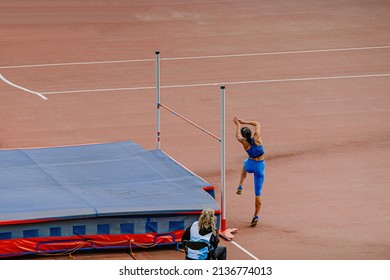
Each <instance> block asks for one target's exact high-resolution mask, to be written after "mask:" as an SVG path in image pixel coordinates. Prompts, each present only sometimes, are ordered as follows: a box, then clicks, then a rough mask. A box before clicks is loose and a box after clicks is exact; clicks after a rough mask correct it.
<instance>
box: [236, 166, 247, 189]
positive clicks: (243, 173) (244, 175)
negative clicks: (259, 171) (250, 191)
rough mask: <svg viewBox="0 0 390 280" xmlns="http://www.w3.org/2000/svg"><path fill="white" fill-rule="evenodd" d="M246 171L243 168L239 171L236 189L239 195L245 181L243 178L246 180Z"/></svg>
mask: <svg viewBox="0 0 390 280" xmlns="http://www.w3.org/2000/svg"><path fill="white" fill-rule="evenodd" d="M246 174H247V172H246V170H245V166H244V167H243V168H242V170H241V175H240V182H239V183H238V188H237V192H236V193H237V194H241V193H242V185H243V184H244V181H245V178H246Z"/></svg>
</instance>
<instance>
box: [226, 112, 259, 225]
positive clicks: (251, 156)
mask: <svg viewBox="0 0 390 280" xmlns="http://www.w3.org/2000/svg"><path fill="white" fill-rule="evenodd" d="M233 122H234V123H235V124H236V138H237V140H238V142H240V143H241V144H242V146H243V148H244V150H245V151H246V152H247V154H248V158H247V159H246V160H245V161H244V167H243V168H242V171H241V176H240V182H239V185H238V188H237V194H239V195H240V194H241V192H242V189H243V188H242V185H243V183H244V180H245V178H246V175H247V173H253V175H254V187H255V213H254V215H253V219H252V222H251V226H253V227H254V226H256V225H257V223H258V222H259V212H260V207H261V195H262V189H263V183H264V170H265V161H264V148H263V141H262V140H261V137H260V123H259V122H256V121H245V120H243V119H240V118H238V117H237V116H234V117H233ZM244 124H246V125H251V126H254V130H255V131H254V134H253V137H252V132H251V130H250V129H249V128H248V127H246V126H243V127H241V125H244Z"/></svg>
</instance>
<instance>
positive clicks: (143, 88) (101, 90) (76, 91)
mask: <svg viewBox="0 0 390 280" xmlns="http://www.w3.org/2000/svg"><path fill="white" fill-rule="evenodd" d="M389 76H390V73H383V74H366V75H354V76H328V77H303V78H290V79H273V80H254V81H233V82H215V83H204V84H186V85H168V86H161V87H160V88H165V89H168V88H188V87H205V86H219V85H238V84H256V83H280V82H296V81H318V80H335V79H358V78H375V77H389ZM155 88H156V87H154V86H145V87H128V88H105V89H87V90H68V91H50V92H42V94H44V95H47V94H63V93H83V92H108V91H129V90H150V89H155Z"/></svg>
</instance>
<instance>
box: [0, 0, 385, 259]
mask: <svg viewBox="0 0 390 280" xmlns="http://www.w3.org/2000/svg"><path fill="white" fill-rule="evenodd" d="M161 3H162V1H157V0H154V1H147V3H146V1H131V4H129V1H120V0H115V1H98V2H97V1H85V0H83V1H81V0H80V1H70V3H69V1H49V0H39V1H11V0H0V6H1V9H0V33H1V43H0V73H1V74H3V75H4V76H5V77H6V78H7V79H9V80H10V81H12V82H13V83H15V84H17V85H20V86H23V87H25V88H28V89H31V90H34V91H37V92H41V93H50V92H51V94H46V95H45V96H46V97H47V98H48V100H47V101H44V100H43V99H41V98H39V97H37V96H35V95H33V94H31V93H26V92H23V91H21V90H19V89H16V88H14V87H11V86H10V85H8V84H5V83H3V82H2V81H0V131H1V133H0V148H3V149H8V148H22V147H46V146H58V145H77V144H85V143H96V142H109V141H122V140H131V141H134V142H136V143H139V144H141V145H142V146H143V147H144V148H146V149H154V148H155V139H154V135H155V106H156V104H155V90H154V89H153V87H154V85H155V81H154V79H155V68H154V67H155V66H154V61H153V59H154V52H155V50H160V52H161V57H162V58H163V59H164V58H178V57H198V58H194V59H183V60H162V61H161V84H162V86H163V88H162V90H161V94H162V96H161V101H162V103H164V104H166V105H167V106H169V107H170V108H173V109H174V110H176V111H177V112H178V113H180V114H182V115H184V116H185V117H187V118H189V119H191V120H192V121H194V122H196V123H197V124H199V125H201V126H203V127H204V128H206V129H207V130H210V131H211V132H213V133H215V134H217V135H219V109H220V105H219V85H220V84H223V83H225V84H226V93H227V96H226V115H227V120H226V124H227V154H226V156H227V193H226V195H227V221H228V227H238V228H239V231H238V233H236V234H235V238H234V241H235V242H237V243H238V244H240V245H241V246H242V247H244V248H246V249H247V250H249V251H250V252H251V253H252V254H254V255H255V256H257V257H258V258H260V259H389V258H390V203H389V198H390V183H389V182H390V175H389V172H388V170H389V168H390V161H389V158H390V147H389V140H390V127H389V124H388V122H389V119H390V109H389V108H390V96H389V92H390V76H388V74H390V47H389V46H390V18H389V16H388V15H389V14H390V6H389V3H388V1H375V2H370V3H368V2H367V3H364V1H357V0H356V1H353V0H349V1H342V2H341V1H304V0H301V1H250V0H245V1H235V0H230V1H228V0H225V1H205V0H198V1H195V0H193V1H184V2H183V1H175V0H167V1H163V4H161ZM377 46H384V48H375V49H370V48H367V47H377ZM360 47H362V49H360V50H356V49H354V48H360ZM335 49H337V50H335ZM340 49H345V50H343V51H341V50H340ZM305 50H317V51H314V52H302V53H294V52H293V53H291V52H292V51H305ZM320 50H333V51H327V52H324V51H320ZM275 52H289V53H283V54H282V53H277V54H275ZM259 53H274V54H268V55H253V56H235V57H226V56H224V55H230V54H259ZM212 55H218V56H223V57H219V58H204V56H212ZM199 57H203V58H199ZM135 59H151V61H149V62H127V63H124V62H123V63H105V64H86V65H80V64H74V65H57V66H47V65H46V66H39V67H38V66H29V67H23V68H20V67H11V66H25V65H38V64H39V65H41V64H55V63H74V62H75V63H79V62H102V61H120V60H135ZM382 74H385V76H380V75H382ZM352 76H354V77H352ZM324 77H327V78H326V79H324ZM312 78H315V79H312ZM319 78H320V79H319ZM291 79H296V80H291ZM270 80H278V81H270ZM248 81H252V82H251V83H249V82H248ZM253 81H255V82H253ZM265 81H267V82H265ZM199 84H207V85H203V86H200V85H199ZM177 85H185V86H182V87H165V88H164V86H177ZM195 85H197V86H195ZM138 87H147V88H146V89H134V88H138ZM118 88H132V89H127V90H117V89H118ZM95 89H105V90H102V91H91V92H80V91H81V90H95ZM69 91H77V92H69ZM54 92H63V93H54ZM64 92H65V93H64ZM233 115H238V116H240V117H242V118H244V119H254V120H259V121H260V122H261V123H262V133H263V140H264V142H265V148H266V156H267V157H266V162H267V170H266V180H265V185H264V193H263V208H262V210H261V223H260V226H258V227H256V228H250V227H249V226H248V225H249V222H250V220H251V218H252V212H253V207H254V206H253V200H254V197H253V187H252V184H253V183H252V177H251V176H248V178H247V182H246V184H245V185H244V192H243V195H242V196H240V197H239V196H236V195H235V188H236V184H237V183H238V176H239V173H240V169H241V165H242V161H243V160H244V159H245V154H244V152H243V151H242V148H241V146H240V145H239V144H238V143H236V140H235V138H234V125H233V123H232V122H231V118H232V116H233ZM162 149H163V150H164V151H165V152H166V153H168V154H169V155H170V156H172V157H173V158H175V159H176V160H177V161H179V162H180V163H182V164H183V165H184V166H186V167H188V168H189V169H191V170H192V171H194V172H195V173H196V174H198V175H199V176H201V177H202V178H204V179H206V180H207V181H209V182H210V183H212V184H214V185H215V186H216V187H217V188H218V194H217V195H218V198H219V195H220V193H219V182H220V177H219V176H220V175H219V172H220V171H219V146H218V142H217V141H216V140H215V139H213V138H212V137H209V136H208V135H206V134H204V133H202V132H201V131H198V130H196V129H195V128H193V127H192V126H190V125H188V124H187V123H185V122H183V121H182V120H181V119H179V118H175V117H174V116H172V114H170V113H168V112H167V111H163V112H162ZM223 243H224V245H226V246H228V258H229V259H251V257H250V256H248V255H247V254H246V253H244V252H243V251H241V250H240V249H238V248H237V247H236V246H234V244H232V243H227V242H223ZM77 257H78V258H83V259H84V258H87V259H124V258H130V257H129V255H127V254H126V253H124V252H110V253H109V254H107V253H106V252H103V253H93V254H80V255H77ZM136 258H137V259H183V254H182V253H180V252H175V251H174V250H173V249H163V250H161V249H157V250H145V251H139V252H137V253H136Z"/></svg>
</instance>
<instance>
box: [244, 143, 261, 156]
mask: <svg viewBox="0 0 390 280" xmlns="http://www.w3.org/2000/svg"><path fill="white" fill-rule="evenodd" d="M246 152H247V153H248V156H249V157H251V158H257V157H260V156H262V155H264V148H263V145H261V146H257V145H256V143H255V139H254V138H252V143H251V147H250V148H249V150H246Z"/></svg>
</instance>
